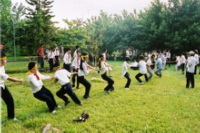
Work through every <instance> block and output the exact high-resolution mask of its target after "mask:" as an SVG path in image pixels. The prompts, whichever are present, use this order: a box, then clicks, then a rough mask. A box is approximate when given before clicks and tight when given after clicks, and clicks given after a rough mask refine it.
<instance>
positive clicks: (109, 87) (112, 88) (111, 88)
mask: <svg viewBox="0 0 200 133" xmlns="http://www.w3.org/2000/svg"><path fill="white" fill-rule="evenodd" d="M101 77H102V79H103V80H105V81H107V83H108V85H107V86H106V87H105V88H104V90H105V91H109V90H111V91H113V90H114V87H113V84H114V81H113V80H112V79H111V78H110V77H108V76H107V73H106V72H105V73H104V74H102V75H101Z"/></svg>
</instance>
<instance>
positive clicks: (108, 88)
mask: <svg viewBox="0 0 200 133" xmlns="http://www.w3.org/2000/svg"><path fill="white" fill-rule="evenodd" d="M109 69H110V70H111V69H112V68H111V66H110V65H108V64H107V63H106V62H105V58H104V55H103V54H102V55H100V56H99V70H100V75H101V77H102V79H103V80H105V81H107V82H108V85H107V86H106V87H105V88H104V91H105V92H109V91H114V87H113V84H114V81H113V80H112V79H111V78H110V77H108V76H107V71H108V70H109Z"/></svg>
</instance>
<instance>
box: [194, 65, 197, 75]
mask: <svg viewBox="0 0 200 133" xmlns="http://www.w3.org/2000/svg"><path fill="white" fill-rule="evenodd" d="M197 66H198V65H195V69H194V75H196V74H197Z"/></svg>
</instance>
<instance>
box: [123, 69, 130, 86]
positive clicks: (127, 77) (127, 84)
mask: <svg viewBox="0 0 200 133" xmlns="http://www.w3.org/2000/svg"><path fill="white" fill-rule="evenodd" d="M124 77H125V78H126V79H127V82H126V85H125V88H129V86H130V84H131V78H130V76H129V73H128V72H126V74H125V75H124Z"/></svg>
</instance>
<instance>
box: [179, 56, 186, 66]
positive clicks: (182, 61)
mask: <svg viewBox="0 0 200 133" xmlns="http://www.w3.org/2000/svg"><path fill="white" fill-rule="evenodd" d="M185 62H186V59H185V56H184V55H182V56H181V58H180V64H183V63H184V64H185Z"/></svg>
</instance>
